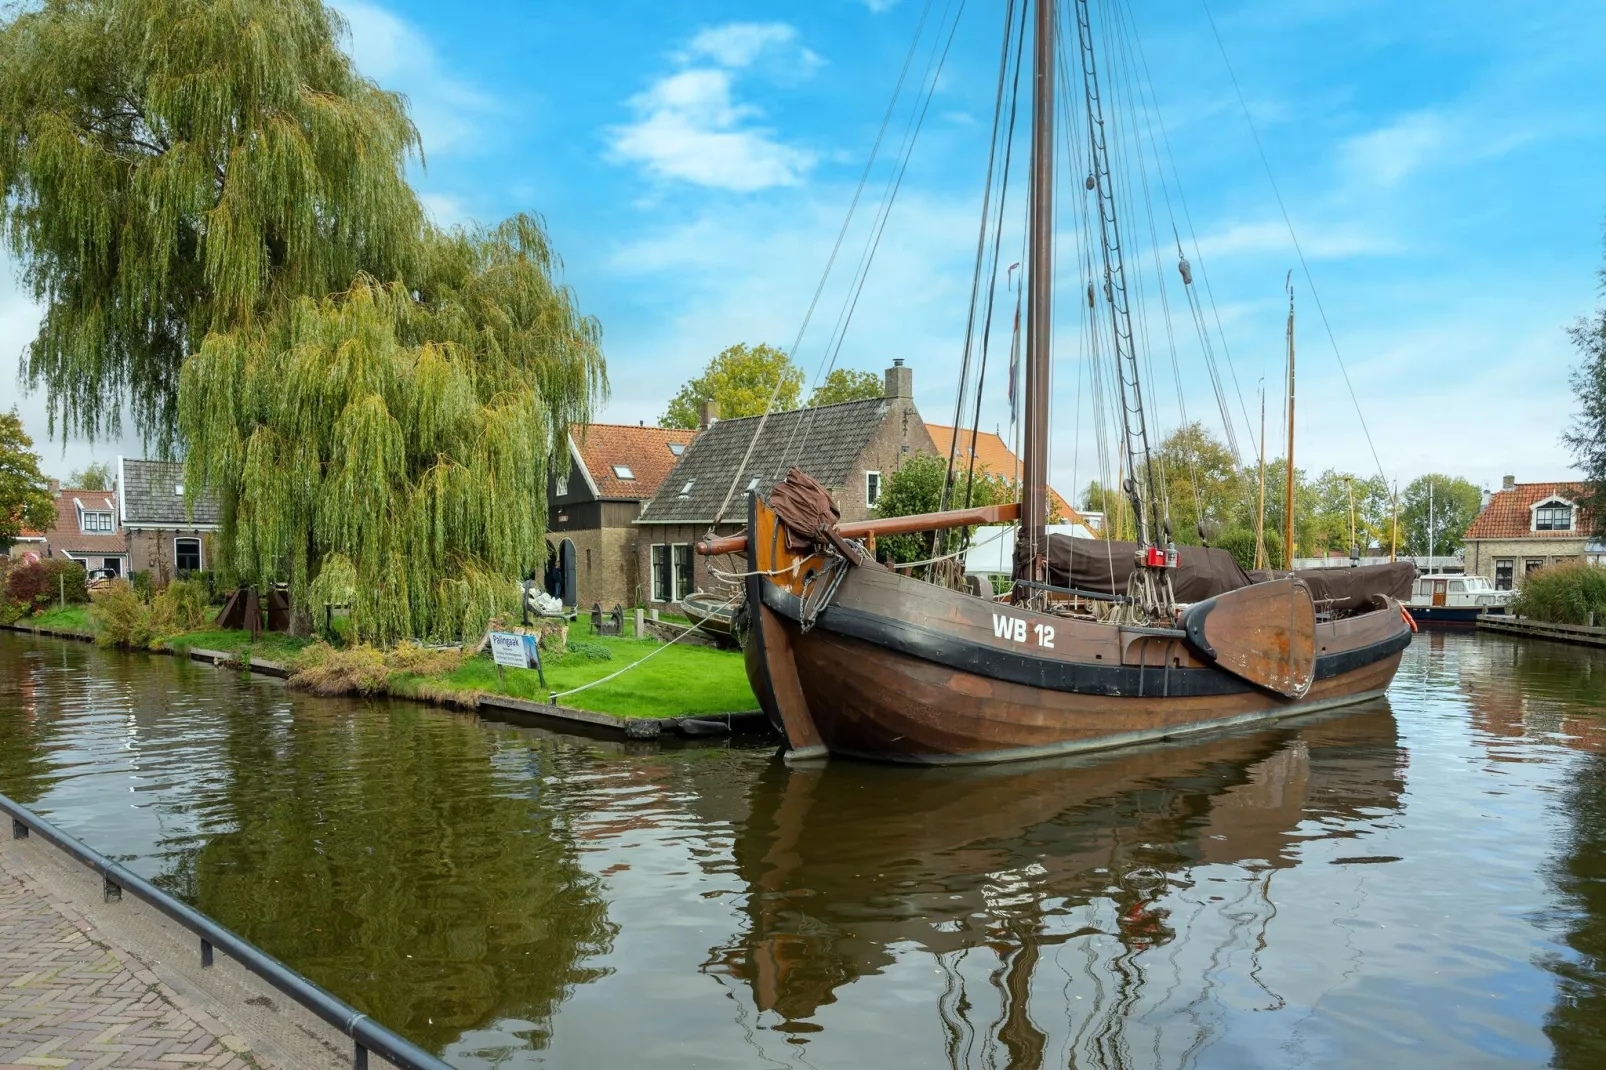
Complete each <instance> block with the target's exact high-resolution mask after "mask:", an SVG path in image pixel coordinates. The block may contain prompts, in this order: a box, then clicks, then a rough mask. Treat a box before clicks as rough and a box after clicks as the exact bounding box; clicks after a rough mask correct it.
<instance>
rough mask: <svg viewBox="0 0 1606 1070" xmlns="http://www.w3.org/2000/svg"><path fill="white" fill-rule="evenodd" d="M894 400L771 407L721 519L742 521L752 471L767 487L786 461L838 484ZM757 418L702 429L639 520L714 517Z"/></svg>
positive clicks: (660, 521) (678, 521)
mask: <svg viewBox="0 0 1606 1070" xmlns="http://www.w3.org/2000/svg"><path fill="white" fill-rule="evenodd" d="M892 405H893V401H892V400H891V399H888V398H871V399H869V400H866V401H844V402H842V403H841V404H838V405H819V406H815V407H814V408H809V409H793V410H792V411H790V412H776V413H771V414H770V417H769V419H768V420H767V421H765V423H764V437H763V438H762V439H760V440H759V442H758V445H757V446H755V447H754V449H753V456H752V459H751V460H750V461H749V462H748V464H747V467H746V469H745V470H744V471H743V472H742V473H741V475H740V477H739V478H738V479H737V481H736V490H735V492H734V493H733V494H732V495H731V500H730V504H729V505H728V506H726V508H725V519H726V520H732V521H734V522H736V523H741V522H743V521H744V520H745V519H746V512H745V510H746V505H745V498H744V497H743V494H744V492H745V491H746V490H747V487H748V484H749V483H750V482H751V481H752V480H753V479H754V478H757V479H758V486H759V489H761V490H763V491H765V492H766V493H767V492H768V491H769V489H770V488H771V487H773V486H774V485H775V484H776V483H777V482H779V481H780V479H781V477H782V476H784V475H786V469H787V468H789V467H793V466H795V467H798V468H801V469H803V470H804V471H805V472H807V473H808V474H809V475H811V476H813V477H814V478H815V479H818V480H819V481H820V482H821V483H824V484H825V485H826V486H828V487H841V486H842V485H843V483H845V482H846V481H847V478H848V475H849V473H851V472H852V471H853V464H854V462H855V461H857V460H858V458H859V455H860V454H861V453H863V452H864V449H865V447H866V446H868V445H869V444H870V439H871V437H872V436H874V435H875V433H876V429H877V428H879V427H880V426H881V422H882V421H883V420H884V419H886V415H887V413H888V412H890V411H891V409H892ZM811 413H812V414H813V416H812V417H811V416H810V414H811ZM759 420H760V417H757V416H749V417H747V418H745V419H741V420H721V421H719V422H718V423H716V424H714V426H713V427H710V428H709V429H708V430H707V431H704V432H702V433H701V434H699V435H698V436H697V438H696V440H695V441H694V442H692V444H691V445H690V446H688V447H687V448H686V455H685V456H684V457H682V458H681V459H680V463H679V464H677V465H676V466H675V467H674V470H673V471H671V472H670V473H669V476H668V477H667V478H666V479H665V480H664V482H663V484H662V485H661V486H660V487H659V488H658V493H657V494H655V495H653V498H652V500H651V501H650V502H648V503H647V505H646V507H645V508H644V509H642V511H641V517H640V519H638V520H637V521H636V523H638V524H706V523H711V522H712V521H713V519H714V514H715V513H717V512H718V511H719V503H720V502H721V501H723V500H724V498H725V493H726V491H728V490H730V487H731V477H732V475H733V474H735V472H736V468H737V466H738V465H740V464H741V461H742V457H743V455H744V454H745V453H746V452H747V446H748V443H750V442H752V440H753V435H754V433H755V432H756V431H757V430H758V424H759ZM783 462H784V463H783ZM688 483H690V484H691V489H690V490H689V491H688V492H687V493H686V494H684V495H683V494H682V493H681V491H682V490H683V489H684V488H685V487H686V484H688Z"/></svg>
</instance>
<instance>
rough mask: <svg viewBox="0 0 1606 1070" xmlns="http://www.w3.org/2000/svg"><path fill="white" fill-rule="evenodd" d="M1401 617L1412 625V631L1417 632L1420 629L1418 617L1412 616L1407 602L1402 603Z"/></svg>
mask: <svg viewBox="0 0 1606 1070" xmlns="http://www.w3.org/2000/svg"><path fill="white" fill-rule="evenodd" d="M1400 617H1401V618H1402V619H1403V620H1404V621H1405V623H1406V624H1408V625H1410V626H1411V631H1413V632H1415V631H1417V630H1418V628H1417V626H1416V618H1415V617H1413V616H1411V611H1410V610H1409V609H1406V608H1405V603H1403V602H1402V603H1400Z"/></svg>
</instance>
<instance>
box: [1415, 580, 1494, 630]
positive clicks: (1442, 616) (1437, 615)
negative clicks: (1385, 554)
mask: <svg viewBox="0 0 1606 1070" xmlns="http://www.w3.org/2000/svg"><path fill="white" fill-rule="evenodd" d="M1516 596H1517V592H1516V591H1502V590H1499V589H1497V588H1496V587H1495V585H1494V584H1492V583H1490V582H1489V581H1488V579H1487V578H1485V577H1483V576H1464V575H1427V576H1418V577H1417V580H1416V583H1415V585H1414V586H1413V587H1412V589H1411V597H1410V599H1409V600H1408V601H1407V602H1406V603H1405V608H1406V609H1407V610H1409V611H1410V614H1411V616H1412V618H1413V619H1415V620H1416V622H1417V623H1418V624H1438V625H1444V626H1447V627H1472V626H1474V625H1476V624H1477V623H1478V618H1479V617H1482V616H1485V615H1488V616H1492V617H1493V616H1500V617H1503V616H1505V614H1506V607H1507V606H1509V605H1510V604H1511V600H1512V599H1513V598H1515V597H1516Z"/></svg>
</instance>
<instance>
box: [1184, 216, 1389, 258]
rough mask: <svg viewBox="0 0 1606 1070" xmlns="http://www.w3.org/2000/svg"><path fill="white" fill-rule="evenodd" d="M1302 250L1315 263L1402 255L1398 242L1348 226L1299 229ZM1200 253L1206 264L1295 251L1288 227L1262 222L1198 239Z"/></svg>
mask: <svg viewBox="0 0 1606 1070" xmlns="http://www.w3.org/2000/svg"><path fill="white" fill-rule="evenodd" d="M1296 233H1298V234H1299V245H1300V248H1301V249H1303V250H1304V251H1305V256H1306V257H1308V258H1310V259H1312V260H1342V259H1344V258H1347V257H1353V256H1384V255H1390V254H1394V253H1398V252H1400V251H1401V245H1400V243H1399V241H1398V239H1396V238H1392V237H1386V236H1384V235H1381V234H1377V233H1374V232H1372V231H1371V230H1369V229H1368V228H1366V227H1365V226H1363V225H1362V224H1360V223H1356V222H1348V223H1341V224H1338V225H1334V226H1309V225H1305V226H1299V225H1296ZM1199 251H1200V253H1201V254H1202V255H1203V256H1204V258H1205V260H1206V261H1207V262H1214V261H1215V260H1219V259H1224V258H1226V257H1230V256H1244V255H1251V254H1257V253H1285V254H1290V255H1291V254H1292V253H1293V251H1294V245H1293V241H1292V240H1291V239H1290V238H1289V236H1288V224H1287V223H1285V222H1283V221H1282V220H1281V219H1266V220H1261V221H1259V222H1253V223H1245V222H1234V223H1228V224H1226V225H1225V226H1223V227H1221V228H1220V229H1218V230H1215V231H1210V232H1207V233H1205V234H1202V235H1200V237H1199ZM1166 255H1167V257H1173V256H1175V255H1176V254H1175V249H1174V247H1173V248H1168V249H1167V250H1166Z"/></svg>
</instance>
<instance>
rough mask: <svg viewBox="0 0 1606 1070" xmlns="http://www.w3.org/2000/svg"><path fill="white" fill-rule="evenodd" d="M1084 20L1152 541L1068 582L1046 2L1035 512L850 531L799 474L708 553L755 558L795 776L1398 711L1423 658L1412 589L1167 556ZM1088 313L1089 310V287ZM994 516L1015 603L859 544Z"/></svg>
mask: <svg viewBox="0 0 1606 1070" xmlns="http://www.w3.org/2000/svg"><path fill="white" fill-rule="evenodd" d="M1072 6H1073V7H1074V10H1075V12H1076V19H1077V27H1076V29H1077V40H1078V41H1079V43H1080V45H1081V51H1082V60H1083V82H1084V93H1085V96H1086V100H1087V101H1088V107H1089V117H1088V118H1089V130H1090V131H1091V133H1090V140H1089V146H1088V162H1089V164H1090V174H1089V176H1088V179H1087V183H1088V185H1087V189H1088V190H1089V191H1096V193H1097V196H1098V216H1099V220H1098V224H1097V227H1098V230H1099V237H1100V239H1101V248H1102V251H1103V264H1102V269H1103V287H1102V289H1103V297H1104V301H1103V307H1104V309H1105V311H1107V312H1108V315H1109V317H1110V337H1111V338H1112V339H1113V341H1114V350H1115V352H1114V358H1115V362H1116V369H1117V372H1118V378H1119V387H1120V395H1119V401H1120V404H1121V407H1122V411H1123V419H1122V420H1121V424H1122V438H1123V442H1122V446H1123V456H1122V463H1123V468H1124V471H1125V472H1127V473H1130V475H1129V476H1128V477H1127V479H1126V480H1125V481H1124V483H1123V485H1122V488H1121V490H1122V492H1123V494H1124V496H1125V498H1126V500H1127V503H1128V504H1129V506H1130V509H1131V515H1132V517H1133V519H1134V522H1135V523H1134V526H1135V528H1136V530H1137V534H1138V538H1137V541H1136V543H1135V544H1132V543H1128V544H1119V543H1113V542H1101V543H1094V546H1096V547H1102V548H1103V551H1102V552H1103V553H1104V554H1106V555H1107V557H1108V562H1107V563H1108V565H1109V574H1110V583H1109V584H1108V585H1107V586H1105V588H1104V589H1102V590H1094V589H1089V588H1088V587H1086V586H1073V585H1072V583H1071V579H1070V577H1073V576H1075V575H1077V574H1078V573H1077V569H1076V568H1075V567H1074V558H1075V556H1076V553H1077V552H1078V551H1077V548H1075V547H1073V546H1069V545H1056V543H1057V542H1058V540H1060V538H1061V537H1060V536H1054V537H1053V538H1052V539H1051V538H1050V537H1049V536H1048V534H1047V532H1046V531H1045V525H1046V520H1047V511H1048V510H1047V472H1048V397H1049V390H1048V382H1049V378H1048V376H1049V341H1050V333H1051V327H1052V321H1051V299H1052V278H1051V266H1052V263H1053V250H1052V231H1053V226H1052V218H1053V196H1054V192H1053V179H1054V171H1055V168H1054V155H1053V142H1054V129H1055V118H1054V96H1055V90H1054V77H1055V72H1056V62H1057V61H1056V57H1055V54H1054V48H1055V41H1056V29H1055V25H1054V23H1055V8H1056V4H1055V3H1054V2H1053V0H1038V2H1036V3H1035V4H1034V7H1033V10H1034V16H1035V17H1034V19H1033V26H1032V39H1033V40H1032V85H1033V94H1032V96H1033V99H1032V131H1033V144H1032V161H1031V204H1030V225H1029V235H1028V239H1029V254H1028V268H1027V287H1028V290H1027V294H1028V305H1027V317H1026V361H1025V369H1024V370H1025V375H1024V390H1023V400H1024V409H1025V413H1024V443H1023V449H1022V454H1023V457H1022V461H1023V464H1022V481H1021V502H1020V504H1019V505H1018V507H1005V508H1003V509H999V508H994V509H992V510H987V511H977V510H970V511H968V512H967V511H958V512H953V513H943V514H931V515H926V516H918V517H902V518H897V519H895V520H884V521H873V522H869V523H864V524H857V525H851V526H847V525H837V524H836V523H835V516H834V507H833V506H832V505H831V503H830V500H829V495H828V494H827V493H826V492H825V491H824V489H823V488H821V487H820V486H819V485H818V484H817V483H814V481H812V480H811V479H809V478H808V477H807V475H806V474H804V473H800V472H797V471H795V470H794V471H793V472H792V473H790V474H789V475H788V476H787V478H786V480H784V481H783V482H782V483H781V484H780V485H778V486H777V487H776V488H775V490H774V491H773V492H772V493H771V494H770V496H769V499H768V500H767V501H766V500H764V499H763V498H761V497H759V496H758V495H757V494H754V495H752V496H751V497H750V500H749V515H748V527H747V533H746V535H745V536H737V537H735V538H726V539H718V540H710V541H708V542H705V543H703V544H701V545H700V546H699V551H700V552H703V553H710V554H717V553H731V552H734V551H737V550H739V549H743V548H745V551H746V555H747V575H746V577H745V583H746V595H747V598H746V607H745V611H744V615H745V618H746V620H745V638H744V650H745V656H746V662H747V670H748V676H749V679H750V680H751V682H752V685H753V689H754V691H755V692H756V693H757V695H758V697H759V700H760V702H761V703H762V705H763V707H764V708H765V710H766V711H768V713H769V714H770V717H771V719H772V720H773V721H774V722H775V724H776V726H777V727H778V728H779V729H780V731H781V732H782V733H783V734H784V736H785V739H786V743H787V746H788V748H789V754H790V756H791V757H792V758H808V757H821V756H824V755H826V754H841V755H850V756H854V757H860V758H869V759H876V760H886V761H900V762H920V763H966V762H995V761H1008V760H1015V759H1024V758H1032V757H1037V756H1041V755H1049V754H1058V753H1064V752H1069V751H1077V750H1089V749H1095V748H1104V747H1114V746H1120V745H1124V744H1130V743H1137V742H1141V741H1146V740H1153V739H1158V738H1164V737H1169V736H1176V735H1181V734H1184V733H1189V732H1199V731H1206V730H1210V729H1217V728H1223V727H1227V726H1231V725H1237V724H1244V723H1248V722H1255V721H1263V720H1268V719H1272V718H1278V717H1285V716H1289V715H1293V714H1298V713H1305V712H1310V711H1314V710H1319V709H1323V708H1327V707H1333V706H1339V705H1343V704H1346V703H1353V702H1359V701H1362V700H1365V699H1368V698H1372V697H1374V696H1377V695H1380V694H1382V693H1383V691H1384V689H1385V688H1386V687H1387V686H1388V684H1389V681H1390V680H1391V679H1392V678H1393V676H1394V672H1395V670H1396V668H1397V667H1398V665H1399V661H1400V656H1401V653H1402V651H1403V650H1404V649H1405V647H1406V646H1407V645H1408V644H1409V642H1410V636H1411V629H1410V626H1409V621H1408V618H1407V617H1406V616H1405V615H1404V614H1403V613H1402V612H1401V609H1400V606H1399V602H1398V598H1399V594H1400V593H1401V591H1402V587H1401V582H1400V581H1401V578H1402V576H1401V574H1400V573H1399V571H1398V570H1393V569H1389V568H1387V567H1385V568H1383V569H1382V570H1379V571H1373V570H1352V571H1353V572H1354V573H1355V575H1354V576H1353V577H1352V578H1351V579H1350V581H1349V582H1348V583H1347V585H1346V586H1347V589H1346V590H1345V591H1344V592H1343V593H1342V596H1341V597H1331V596H1324V597H1321V598H1318V597H1317V595H1316V594H1313V591H1312V584H1313V582H1317V581H1316V580H1314V579H1307V578H1306V577H1302V576H1299V575H1287V574H1284V575H1281V576H1261V577H1259V582H1251V579H1250V577H1248V576H1247V575H1244V574H1243V573H1242V572H1241V570H1236V565H1233V566H1231V568H1230V569H1227V568H1224V567H1221V555H1222V553H1223V552H1222V551H1219V550H1217V551H1210V550H1201V549H1195V548H1187V547H1185V548H1183V549H1182V550H1181V551H1179V550H1178V549H1177V547H1176V546H1175V545H1174V544H1173V543H1172V540H1171V537H1170V531H1169V520H1167V519H1166V510H1165V505H1164V501H1163V498H1162V496H1161V494H1160V491H1159V490H1158V487H1157V484H1158V480H1157V479H1156V475H1155V468H1154V462H1153V460H1152V458H1151V457H1150V453H1149V444H1148V433H1147V429H1146V427H1145V424H1144V417H1143V408H1144V406H1143V393H1142V383H1141V381H1140V378H1139V367H1140V363H1139V360H1138V358H1137V354H1136V352H1135V347H1134V341H1133V340H1134V334H1133V330H1132V323H1131V318H1132V317H1131V311H1130V308H1129V306H1128V299H1127V295H1126V283H1125V273H1124V266H1123V264H1122V262H1121V254H1120V250H1121V240H1120V234H1119V224H1118V221H1117V219H1116V216H1115V212H1114V197H1113V190H1112V189H1111V187H1112V183H1111V179H1110V174H1109V165H1108V157H1107V149H1106V147H1105V146H1104V144H1103V132H1102V131H1103V128H1104V122H1103V117H1102V113H1101V112H1100V111H1099V104H1098V90H1097V68H1096V64H1095V62H1094V59H1093V55H1092V43H1093V32H1092V29H1091V25H1090V22H1089V21H1088V11H1087V3H1086V0H1074V2H1073V5H1072ZM1181 266H1182V274H1183V278H1184V280H1185V281H1189V274H1188V269H1187V265H1186V262H1185V261H1184V262H1183V263H1182V265H1181ZM1088 295H1089V303H1090V306H1092V305H1094V304H1095V303H1096V296H1095V290H1094V287H1093V285H1092V284H1091V283H1090V284H1089V286H1088ZM1100 314H1101V315H1102V314H1103V313H1100ZM982 512H986V513H987V516H986V517H985V519H986V520H988V521H993V522H996V521H1000V520H1016V519H1018V520H1019V522H1020V530H1019V534H1018V537H1017V539H1016V544H1015V545H1016V560H1015V570H1014V571H1015V575H1014V580H1015V583H1014V588H1013V591H1012V593H1011V594H1010V595H1009V596H1008V598H1007V601H1005V600H1000V599H996V598H993V597H991V596H990V594H988V593H972V592H970V591H965V590H956V589H952V588H950V587H949V586H947V585H944V584H942V583H937V582H931V581H929V580H927V579H922V578H918V577H916V576H913V575H909V574H905V573H900V572H894V571H892V570H890V569H888V568H886V567H884V566H882V565H879V564H877V563H876V561H875V560H874V558H873V555H872V554H871V553H870V552H868V551H867V549H866V547H865V545H864V544H863V543H859V542H856V541H854V540H855V539H856V538H860V537H864V536H873V535H874V534H875V533H877V532H881V533H891V532H910V531H921V530H936V529H943V528H952V527H957V526H962V525H968V524H975V523H979V522H983V517H982V516H981V515H980V514H981V513H982ZM934 545H935V543H934ZM1066 558H1071V559H1072V565H1071V566H1070V567H1068V568H1056V561H1057V560H1060V561H1062V562H1063V559H1066ZM1235 570H1236V572H1237V576H1236V577H1234V576H1233V575H1232V574H1231V573H1232V572H1233V571H1235ZM1405 584H1406V585H1405V587H1404V588H1403V590H1408V589H1409V586H1408V584H1409V580H1408V578H1407V579H1406V581H1405ZM1324 594H1325V592H1324ZM1318 603H1320V604H1318Z"/></svg>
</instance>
